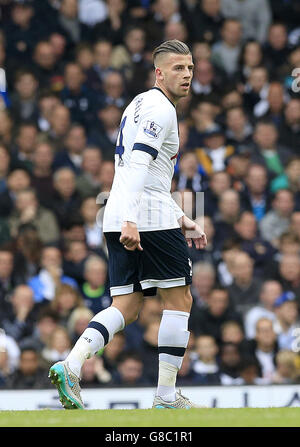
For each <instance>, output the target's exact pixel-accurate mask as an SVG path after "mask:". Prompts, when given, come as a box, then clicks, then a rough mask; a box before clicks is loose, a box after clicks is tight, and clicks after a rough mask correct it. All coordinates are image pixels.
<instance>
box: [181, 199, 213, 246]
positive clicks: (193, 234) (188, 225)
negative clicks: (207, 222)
mask: <svg viewBox="0 0 300 447" xmlns="http://www.w3.org/2000/svg"><path fill="white" fill-rule="evenodd" d="M173 202H174V210H175V214H176V218H177V220H178V222H179V225H180V226H181V229H182V232H183V234H184V235H185V238H186V241H187V244H188V246H189V247H190V248H191V247H192V246H193V241H194V244H195V247H196V249H197V250H200V249H203V248H205V247H206V245H207V239H206V234H205V233H204V231H203V230H202V228H201V226H200V225H199V224H198V223H197V222H194V221H193V220H192V219H190V218H189V217H187V216H186V215H185V214H184V212H183V211H182V209H181V208H180V206H179V205H178V204H177V203H176V202H175V200H174V199H173Z"/></svg>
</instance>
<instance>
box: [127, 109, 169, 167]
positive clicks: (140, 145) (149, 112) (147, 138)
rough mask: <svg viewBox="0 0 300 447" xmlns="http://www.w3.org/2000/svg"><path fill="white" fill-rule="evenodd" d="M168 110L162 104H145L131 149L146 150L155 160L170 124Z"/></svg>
mask: <svg viewBox="0 0 300 447" xmlns="http://www.w3.org/2000/svg"><path fill="white" fill-rule="evenodd" d="M171 119H172V118H171V115H170V111H168V109H167V108H166V107H165V105H162V104H159V103H157V104H151V105H145V106H144V107H143V110H142V114H141V117H140V121H139V127H138V131H137V134H136V138H135V141H134V145H133V148H132V150H140V151H144V152H148V153H149V154H151V155H152V157H153V159H154V160H155V159H156V157H157V155H158V152H159V150H160V148H161V146H162V144H163V142H164V140H165V138H166V136H167V135H168V132H169V129H170V126H171Z"/></svg>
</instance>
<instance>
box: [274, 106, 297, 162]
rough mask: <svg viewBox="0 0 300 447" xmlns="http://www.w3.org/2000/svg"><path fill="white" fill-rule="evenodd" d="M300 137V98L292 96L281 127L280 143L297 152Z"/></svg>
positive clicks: (286, 107)
mask: <svg viewBox="0 0 300 447" xmlns="http://www.w3.org/2000/svg"><path fill="white" fill-rule="evenodd" d="M299 138H300V100H299V99H298V98H292V99H291V100H290V101H289V102H288V103H287V104H286V106H285V109H284V119H283V121H282V122H281V124H280V129H279V144H282V145H285V146H286V147H288V148H290V149H291V151H292V152H293V153H294V154H297V149H298V141H299Z"/></svg>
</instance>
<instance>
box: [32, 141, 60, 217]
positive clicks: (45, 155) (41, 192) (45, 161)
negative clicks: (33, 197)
mask: <svg viewBox="0 0 300 447" xmlns="http://www.w3.org/2000/svg"><path fill="white" fill-rule="evenodd" d="M53 159H54V147H53V146H52V144H51V143H49V142H47V141H45V142H40V143H37V145H36V147H35V151H34V153H33V157H32V173H31V186H32V187H33V188H34V189H35V191H36V193H37V197H38V200H39V202H40V204H41V205H42V206H43V207H46V208H49V209H51V201H52V197H53V194H54V186H53V175H52V163H53Z"/></svg>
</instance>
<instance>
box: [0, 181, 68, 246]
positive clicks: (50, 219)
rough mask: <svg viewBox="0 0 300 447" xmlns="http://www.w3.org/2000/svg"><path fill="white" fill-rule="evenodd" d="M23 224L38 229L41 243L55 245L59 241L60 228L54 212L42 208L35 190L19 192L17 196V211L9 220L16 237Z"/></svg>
mask: <svg viewBox="0 0 300 447" xmlns="http://www.w3.org/2000/svg"><path fill="white" fill-rule="evenodd" d="M23 224H32V225H34V226H35V227H36V229H37V231H38V235H39V237H40V239H41V241H42V242H43V243H44V244H46V243H55V242H57V241H58V240H59V228H58V225H57V221H56V217H55V215H54V214H53V212H52V211H50V210H48V209H46V208H43V207H42V206H40V204H39V201H38V198H37V194H36V192H35V190H34V189H33V188H27V189H24V190H22V191H19V192H18V193H17V195H16V209H15V212H12V214H11V217H10V218H9V225H10V231H11V234H12V236H14V237H16V236H17V234H18V231H19V228H20V226H21V225H23Z"/></svg>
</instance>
